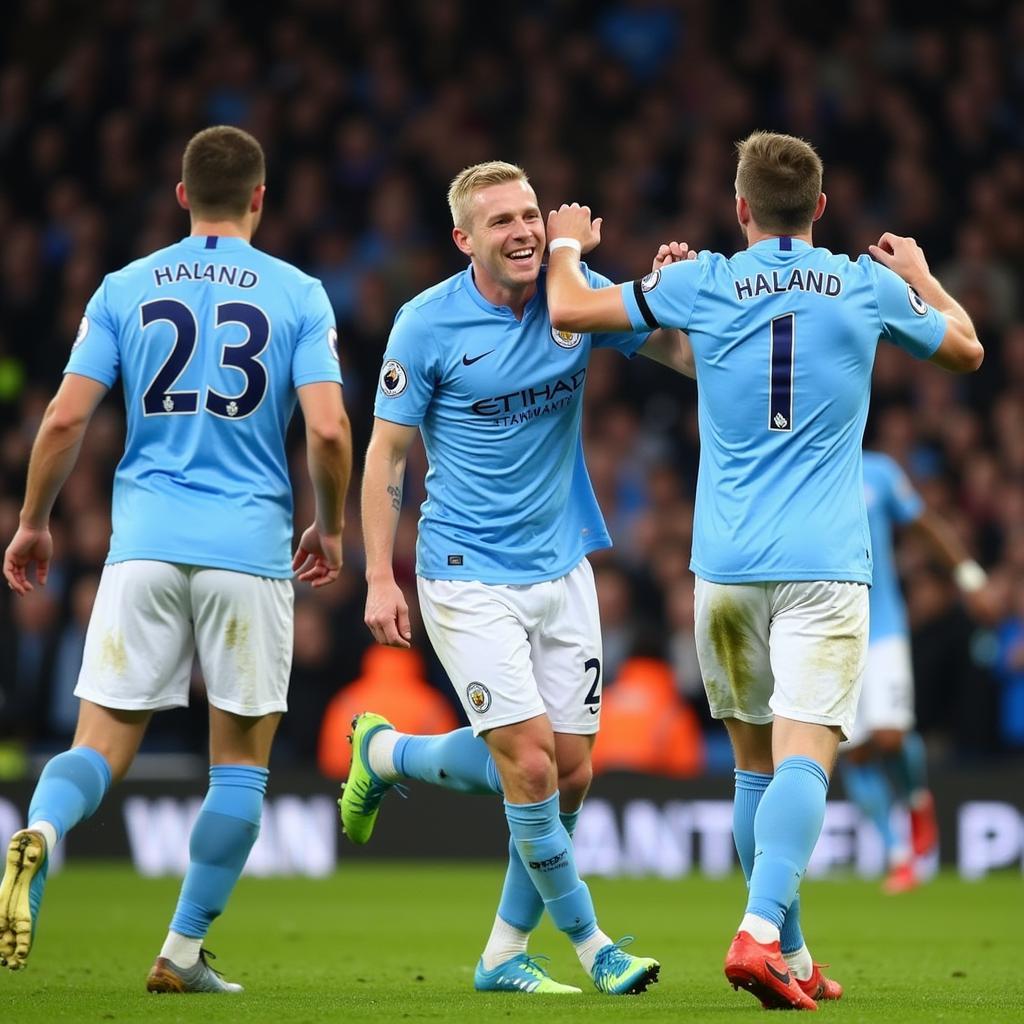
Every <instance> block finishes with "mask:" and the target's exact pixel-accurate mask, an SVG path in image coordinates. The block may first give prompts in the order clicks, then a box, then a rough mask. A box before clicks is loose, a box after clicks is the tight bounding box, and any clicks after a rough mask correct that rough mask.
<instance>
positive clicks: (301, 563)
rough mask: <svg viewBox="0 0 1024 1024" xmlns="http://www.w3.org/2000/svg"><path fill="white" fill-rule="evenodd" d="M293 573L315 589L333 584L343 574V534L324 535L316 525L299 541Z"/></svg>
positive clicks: (308, 529) (293, 559) (307, 530)
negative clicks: (339, 574)
mask: <svg viewBox="0 0 1024 1024" xmlns="http://www.w3.org/2000/svg"><path fill="white" fill-rule="evenodd" d="M292 572H294V573H295V574H296V575H297V576H298V578H299V579H300V580H302V581H303V582H305V583H309V584H310V585H311V586H313V587H314V588H316V587H326V586H327V584H328V583H333V582H334V581H335V580H336V579H337V578H338V573H340V572H341V533H340V532H338V533H324V532H322V531H321V530H319V529H318V528H317V525H316V523H314V524H313V525H312V526H310V527H308V528H307V529H306V531H305V532H304V533H303V534H302V537H301V538H300V539H299V546H298V548H297V549H296V551H295V556H294V557H293V558H292Z"/></svg>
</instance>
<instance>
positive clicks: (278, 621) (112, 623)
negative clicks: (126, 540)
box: [75, 559, 294, 716]
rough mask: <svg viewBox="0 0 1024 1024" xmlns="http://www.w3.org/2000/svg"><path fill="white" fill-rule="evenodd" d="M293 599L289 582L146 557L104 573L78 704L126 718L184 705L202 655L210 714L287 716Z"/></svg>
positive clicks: (89, 632) (110, 567)
mask: <svg viewBox="0 0 1024 1024" xmlns="http://www.w3.org/2000/svg"><path fill="white" fill-rule="evenodd" d="M293 601H294V593H293V590H292V581H291V580H290V579H284V580H281V579H268V578H267V577H264V576H253V575H250V574H248V573H244V572H233V571H231V570H228V569H211V568H208V567H205V566H196V565H175V564H172V563H171V562H155V561H148V560H143V559H138V560H132V561H127V562H117V563H115V564H113V565H106V566H104V568H103V575H102V577H101V578H100V585H99V590H98V591H97V594H96V603H95V604H94V605H93V610H92V616H91V618H90V619H89V628H88V630H87V632H86V637H85V655H84V657H83V659H82V671H81V672H80V674H79V676H78V685H77V686H76V687H75V696H76V697H81V698H83V699H85V700H89V701H92V702H93V703H94V704H100V705H102V706H103V707H107V708H118V709H121V710H126V711H128V710H139V711H141V710H151V711H157V710H160V709H162V708H174V707H186V706H187V705H188V695H189V681H190V677H191V673H192V659H193V656H194V655H195V654H196V653H197V652H198V654H199V664H200V666H201V668H202V671H203V677H204V678H205V680H206V692H207V698H208V699H209V702H210V703H211V704H212V705H213V706H214V707H216V708H220V709H221V710H222V711H230V712H233V713H234V714H236V715H250V716H258V715H266V714H269V713H270V712H272V711H286V710H287V707H288V704H287V697H288V677H289V674H290V672H291V664H292V638H293V630H292V623H293V616H292V608H293Z"/></svg>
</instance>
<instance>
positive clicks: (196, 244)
mask: <svg viewBox="0 0 1024 1024" xmlns="http://www.w3.org/2000/svg"><path fill="white" fill-rule="evenodd" d="M181 244H182V245H186V246H188V248H190V249H208V250H210V251H212V252H237V251H238V250H239V249H249V248H251V246H250V244H249V243H248V242H247V241H246V240H245V239H244V238H238V237H236V236H235V235H186V236H185V237H184V238H183V239H182V240H181Z"/></svg>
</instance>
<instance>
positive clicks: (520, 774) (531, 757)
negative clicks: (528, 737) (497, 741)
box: [506, 747, 558, 803]
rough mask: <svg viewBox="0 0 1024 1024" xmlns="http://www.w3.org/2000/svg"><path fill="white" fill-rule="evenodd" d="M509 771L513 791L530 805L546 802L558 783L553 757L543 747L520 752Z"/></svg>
mask: <svg viewBox="0 0 1024 1024" xmlns="http://www.w3.org/2000/svg"><path fill="white" fill-rule="evenodd" d="M511 770H512V774H513V778H514V786H515V790H516V791H517V792H518V793H519V794H520V795H521V797H522V798H523V799H525V800H527V801H529V802H530V803H539V802H540V801H541V800H546V799H547V798H548V797H549V796H550V795H551V794H552V793H553V792H554V790H555V788H556V785H557V782H558V773H557V770H556V768H555V759H554V755H553V753H551V752H550V751H547V750H545V749H544V748H543V747H531V748H528V749H525V750H520V751H519V753H518V756H517V757H516V760H515V763H514V764H513V766H512V769H511ZM506 799H507V794H506Z"/></svg>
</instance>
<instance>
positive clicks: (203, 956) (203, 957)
mask: <svg viewBox="0 0 1024 1024" xmlns="http://www.w3.org/2000/svg"><path fill="white" fill-rule="evenodd" d="M207 958H209V959H210V960H216V959H217V954H216V953H211V952H210V950H208V949H204V948H203V947H200V949H199V959H200V961H201V962H202V965H203V966H204V967H205V968H206V969H207V970H208V971H213V973H214V974H216V975H217V977H218V978H223V977H224V975H223V974H222V973H221V972H220V971H218V970H217V968H216V967H211V966H210V965H209V964H208V963H207V962H206V961H207Z"/></svg>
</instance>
